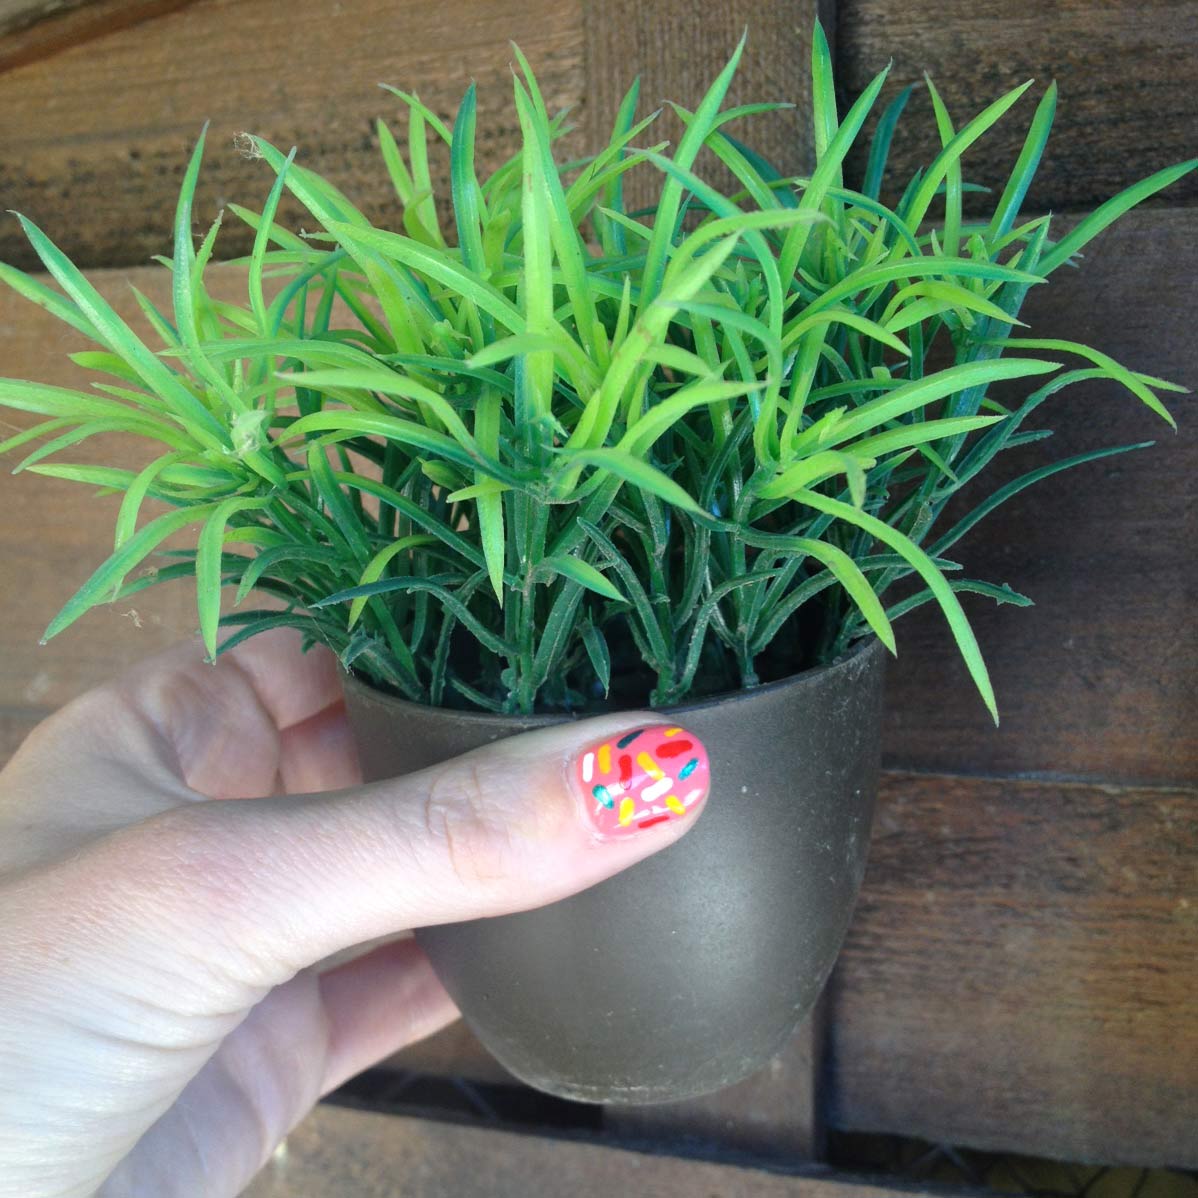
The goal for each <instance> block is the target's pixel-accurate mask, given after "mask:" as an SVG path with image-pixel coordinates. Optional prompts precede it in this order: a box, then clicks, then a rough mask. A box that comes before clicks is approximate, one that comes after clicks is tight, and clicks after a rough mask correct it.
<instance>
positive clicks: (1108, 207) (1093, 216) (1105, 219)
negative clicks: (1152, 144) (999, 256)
mask: <svg viewBox="0 0 1198 1198" xmlns="http://www.w3.org/2000/svg"><path fill="white" fill-rule="evenodd" d="M1195 168H1198V158H1191V159H1190V160H1189V161H1188V162H1179V163H1178V164H1177V165H1176V166H1169V167H1166V168H1165V169H1164V170H1163V171H1157V172H1156V174H1155V175H1149V176H1148V178H1147V179H1141V180H1140V182H1139V183H1134V184H1132V186H1131V187H1128V188H1125V189H1124V190H1123V191H1121V192H1120V193H1119V194H1118V195H1117V196H1114V197H1112V198H1111V199H1109V200H1107V202H1106V203H1105V204H1102V205H1100V206H1099V207H1098V208H1096V209H1095V210H1094V211H1093V212H1091V213H1090V215H1089V216H1087V217H1086V218H1085V219H1084V220H1083V221H1081V222H1080V223H1079V224H1078V225H1077V227H1076V228H1075V229H1074V230H1073V232H1072V233H1069V234H1068V235H1067V236H1065V237H1062V238H1061V240H1060V241H1058V242H1057V243H1056V245H1054V246H1053V247H1052V249H1051V250H1049V251H1048V253H1047V254H1045V255H1044V256H1043V257H1042V258H1041V259H1040V261H1039V262H1038V263H1037V264H1036V267H1037V269H1038V270H1039V271H1040V272H1041V273H1042V274H1045V275H1049V274H1052V272H1053V271H1054V270H1056V268H1057V267H1058V266H1060V265H1061V264H1062V263H1065V262H1068V261H1069V260H1070V258H1072V257H1073V255H1074V254H1076V253H1077V252H1078V251H1079V250H1080V249H1081V248H1082V246H1084V245H1086V244H1088V243H1089V242H1090V241H1092V240H1093V239H1094V238H1095V237H1097V236H1098V234H1099V233H1101V232H1102V231H1103V229H1105V228H1107V226H1109V225H1112V224H1114V223H1115V221H1117V220H1118V219H1119V218H1120V217H1121V216H1122V215H1123V214H1124V213H1125V212H1129V211H1130V210H1131V209H1132V208H1134V207H1135V206H1136V205H1137V204H1141V203H1143V202H1144V201H1145V200H1146V199H1148V198H1149V197H1150V196H1154V195H1156V193H1157V192H1158V191H1163V190H1164V189H1165V188H1166V187H1169V186H1171V185H1172V184H1174V183H1176V182H1177V181H1178V180H1179V179H1182V178H1184V177H1185V176H1186V175H1188V174H1189V173H1190V171H1192V170H1194V169H1195Z"/></svg>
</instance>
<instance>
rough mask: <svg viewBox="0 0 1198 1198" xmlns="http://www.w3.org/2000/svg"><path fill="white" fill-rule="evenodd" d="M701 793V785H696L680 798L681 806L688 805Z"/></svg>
mask: <svg viewBox="0 0 1198 1198" xmlns="http://www.w3.org/2000/svg"><path fill="white" fill-rule="evenodd" d="M702 793H703V788H702V787H701V786H696V787H695V789H694V790H692V791H691V792H690V794H688V795H687V796H686V798H685V799H683V800H682V805H683V807H689V806H690V805H691V804H692V803H693V802H694V801H695V800H696V799H697V798H698V797H699V796H700V795H701V794H702Z"/></svg>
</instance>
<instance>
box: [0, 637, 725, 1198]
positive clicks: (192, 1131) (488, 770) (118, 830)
mask: <svg viewBox="0 0 1198 1198" xmlns="http://www.w3.org/2000/svg"><path fill="white" fill-rule="evenodd" d="M338 671H339V667H338V666H337V664H336V661H335V659H334V658H333V656H332V655H331V654H329V653H327V652H325V651H323V650H313V651H312V652H310V653H308V654H306V655H305V654H301V653H300V651H299V638H298V636H297V635H295V634H292V633H289V632H285V633H279V634H265V635H262V636H259V637H257V638H254V639H253V640H251V641H248V642H246V643H244V644H243V645H241V646H239V647H238V648H237V649H235V650H233V651H231V652H230V653H229V654H227V655H225V656H223V657H222V658H220V660H219V662H218V663H217V664H216V665H215V666H210V665H207V664H205V663H203V662H202V661H201V658H200V653H199V650H198V648H197V647H192V646H186V647H181V648H179V649H176V650H173V651H171V652H168V653H166V654H163V655H162V656H160V657H157V658H154V659H151V660H150V661H147V662H146V663H144V664H142V665H141V666H139V667H137V668H136V669H134V670H133V671H132V672H130V673H129V674H128V675H127V676H125V677H124V678H122V679H120V680H119V681H117V682H115V683H112V684H110V685H107V686H104V687H101V688H100V689H98V690H95V691H92V692H90V693H89V694H87V695H85V696H83V697H82V698H81V699H78V700H76V701H75V702H74V703H71V704H69V705H68V706H67V707H65V708H64V709H63V710H62V711H60V712H59V713H57V714H56V715H54V716H52V717H51V718H50V719H48V720H46V721H45V723H43V724H42V725H41V726H40V727H39V728H37V729H36V730H35V731H34V732H33V733H32V735H31V736H30V737H29V739H28V740H27V741H26V743H25V744H24V745H23V746H22V747H21V749H20V750H19V751H18V753H17V754H16V756H15V757H14V758H13V760H12V761H11V763H10V764H9V766H8V767H7V768H6V769H5V770H4V771H3V772H2V773H0V1195H2V1196H12V1198H16V1196H18V1195H19V1196H20V1198H50V1196H51V1195H52V1196H53V1198H68V1196H71V1198H73V1196H76V1195H91V1194H96V1193H99V1194H101V1195H104V1196H105V1198H116V1196H118V1195H122V1196H123V1195H136V1196H139V1198H144V1196H145V1195H150V1194H152V1195H154V1196H155V1198H172V1196H174V1195H188V1196H195V1195H204V1196H205V1198H221V1196H222V1195H233V1194H236V1193H238V1192H239V1191H240V1190H241V1189H242V1188H243V1187H244V1186H245V1185H246V1184H247V1183H248V1181H249V1180H250V1178H251V1177H252V1176H253V1174H254V1173H255V1172H256V1171H257V1170H258V1169H259V1168H260V1166H261V1165H262V1163H263V1162H264V1161H265V1160H266V1158H267V1157H268V1156H269V1154H270V1153H271V1151H272V1150H273V1149H274V1147H275V1145H276V1144H277V1143H278V1142H279V1141H280V1140H281V1139H282V1137H283V1136H284V1135H286V1133H287V1131H288V1130H289V1129H290V1128H291V1127H293V1126H294V1125H295V1124H296V1123H297V1122H298V1121H299V1120H300V1119H301V1118H302V1117H303V1116H304V1114H305V1113H306V1112H307V1111H308V1109H309V1108H310V1107H311V1106H312V1104H313V1103H314V1102H315V1101H316V1100H317V1098H318V1097H319V1096H320V1095H321V1094H324V1093H325V1092H327V1091H328V1090H331V1089H333V1088H334V1087H335V1086H337V1085H339V1084H340V1083H341V1082H343V1081H344V1080H345V1079H346V1078H348V1077H350V1076H352V1075H353V1074H354V1073H356V1072H358V1071H360V1070H361V1069H364V1068H366V1067H367V1066H369V1065H370V1064H372V1063H373V1062H375V1061H377V1060H379V1059H380V1058H382V1057H384V1056H386V1055H387V1054H389V1053H391V1052H394V1051H396V1050H397V1049H399V1048H401V1047H403V1046H404V1045H406V1044H410V1043H412V1042H413V1041H415V1040H418V1039H420V1038H421V1037H423V1036H426V1035H428V1034H429V1033H431V1032H433V1031H435V1030H436V1029H438V1028H439V1027H441V1026H443V1025H444V1024H446V1023H447V1022H449V1021H450V1020H451V1019H453V1018H454V1017H455V1015H456V1011H455V1009H454V1006H453V1004H452V1002H451V1001H450V999H449V996H448V995H447V994H446V993H445V991H444V989H443V988H442V987H441V985H440V983H439V982H438V981H437V980H436V978H435V976H434V975H433V973H432V970H431V967H430V966H429V963H428V960H427V958H426V957H425V956H424V955H423V953H422V952H421V950H420V948H419V947H418V946H417V945H416V943H415V942H414V941H413V940H410V939H408V940H400V941H395V942H392V943H389V944H386V945H385V946H384V947H382V948H378V949H375V950H374V951H372V952H369V953H367V954H366V955H363V956H359V957H357V958H356V959H354V960H352V961H350V962H349V963H347V964H342V965H339V966H336V967H334V968H332V969H328V970H325V971H321V969H320V968H319V965H318V963H319V962H321V961H322V960H324V959H326V958H328V957H329V956H330V955H332V954H334V953H337V952H339V951H341V950H344V949H347V948H350V947H352V946H355V945H360V944H363V943H365V942H367V941H370V940H373V939H376V938H379V937H383V936H386V935H389V934H391V933H394V932H397V931H399V930H401V929H404V928H410V927H419V926H422V925H427V924H434V923H444V922H449V921H453V920H460V919H467V918H474V917H478V916H487V915H498V914H503V913H506V912H511V911H518V910H524V909H527V908H529V907H535V906H539V905H541V904H544V903H547V902H551V901H553V900H556V899H559V898H563V897H565V896H567V895H569V894H572V893H574V892H576V891H579V890H582V889H585V888H586V887H588V886H591V885H594V884H595V883H597V882H599V881H601V880H603V879H604V878H606V877H608V876H610V875H611V874H614V873H616V872H618V871H619V870H621V869H624V868H626V867H627V866H629V865H631V864H633V863H634V862H635V861H638V860H640V859H641V858H643V857H645V856H648V855H649V854H650V853H653V852H656V851H657V850H659V849H661V848H664V847H665V846H666V845H668V844H670V843H672V842H673V841H674V840H675V839H677V838H678V836H680V835H681V834H682V833H683V832H684V831H685V830H686V828H687V827H689V826H690V824H691V823H692V822H693V815H688V816H687V817H686V818H679V819H670V820H668V821H667V822H664V823H656V822H655V823H654V826H652V827H649V828H646V829H644V830H641V831H634V832H633V834H620V835H615V836H606V837H605V836H601V835H598V834H597V833H596V830H595V828H594V827H593V826H592V825H590V824H589V823H588V821H589V819H590V818H591V816H592V814H593V808H594V804H593V801H591V802H585V803H584V801H583V799H582V797H581V796H579V795H576V794H574V793H573V788H572V786H571V785H570V784H569V782H568V781H567V778H568V776H569V774H570V772H571V771H570V769H569V763H571V762H573V761H576V760H577V759H578V755H579V753H580V752H581V751H582V750H583V749H584V748H586V747H589V746H593V745H594V744H595V743H596V742H598V741H599V740H601V739H603V738H606V737H609V736H611V735H612V734H615V733H619V732H622V731H626V730H628V729H629V728H631V727H634V726H636V722H637V721H636V717H635V716H634V715H628V714H625V715H620V716H605V717H602V718H598V719H594V720H588V721H585V722H580V723H572V724H563V725H559V726H556V727H552V728H549V729H545V730H543V731H537V732H534V733H527V734H525V735H523V736H520V737H516V738H513V739H511V740H507V741H501V742H499V743H497V744H495V745H492V746H488V747H487V748H485V749H482V750H479V751H476V752H473V753H469V754H466V755H465V756H463V757H459V758H457V759H455V760H453V761H450V762H447V763H445V765H443V766H439V767H435V768H433V769H428V770H423V771H421V772H419V773H416V774H411V775H408V776H407V777H405V778H402V779H397V780H394V781H388V782H382V783H376V784H373V785H368V786H363V785H362V784H361V779H360V776H359V774H358V770H357V764H356V757H355V753H354V750H353V745H352V742H351V740H350V735H349V730H348V728H347V725H346V719H345V712H344V707H343V705H342V702H341V685H340V678H339V673H338ZM650 718H651V717H650ZM642 722H647V721H642ZM283 796H294V797H283ZM705 798H706V794H705V793H704V795H703V796H702V797H701V798H700V799H699V800H698V802H697V803H696V804H695V805H694V807H693V808H691V811H692V812H695V813H697V808H698V807H699V806H701V804H702V802H703V801H705ZM216 800H241V801H216ZM580 813H581V816H580ZM626 831H627V830H622V833H625V832H626Z"/></svg>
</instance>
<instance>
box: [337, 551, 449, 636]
mask: <svg viewBox="0 0 1198 1198" xmlns="http://www.w3.org/2000/svg"><path fill="white" fill-rule="evenodd" d="M436 543H437V538H436V537H434V536H430V535H429V534H428V533H414V534H413V535H411V536H407V537H400V538H399V540H397V541H392V542H391V544H390V545H388V546H387V547H386V548H385V549H380V550H379V551H378V553H376V554H375V555H374V557H372V558H371V559H370V561H369V562H367V563H366V567H365V569H363V571H362V574H361V577H360V578H359V579H358V585H359V586H366V585H367V584H369V583H372V582H377V581H378V580H379V579H380V578H382V576H383V571H384V570H385V569H386V568H387V567H388V566H389V565H390V564H391V562H392V561H393V560H394V559H395V558H396V557H398V556H399V554H401V553H407V552H410V551H411V550H412V549H417V548H419V547H420V546H422V545H435V544H436ZM367 599H368V596H366V595H359V596H358V598H357V599H355V600H354V601H353V602H352V603H351V604H350V605H349V619H348V620H347V621H346V624H347V627H349V628H352V627H353V626H354V625H355V624H356V623H357V622H358V619H359V617H360V616H361V615H362V610H363V608H365V606H366V602H367Z"/></svg>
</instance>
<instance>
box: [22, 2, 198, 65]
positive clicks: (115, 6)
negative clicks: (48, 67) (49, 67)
mask: <svg viewBox="0 0 1198 1198" xmlns="http://www.w3.org/2000/svg"><path fill="white" fill-rule="evenodd" d="M189 3H191V0H43V2H40V3H38V2H34V3H29V2H28V0H2V2H0V74H2V73H3V72H5V71H9V70H12V69H13V68H14V67H19V66H24V65H25V64H26V63H31V62H37V60H38V59H40V58H48V57H49V56H50V55H52V54H56V53H58V52H59V51H60V50H65V49H67V48H68V47H70V46H81V45H83V44H84V42H89V41H92V40H93V39H95V38H98V37H105V36H108V35H111V34H113V33H116V32H118V31H119V30H121V29H128V28H130V27H131V26H133V25H139V24H141V23H142V22H143V21H148V20H150V19H152V18H153V17H160V16H162V15H163V13H168V12H173V11H174V10H175V9H176V8H182V7H183V6H184V5H185V4H189Z"/></svg>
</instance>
